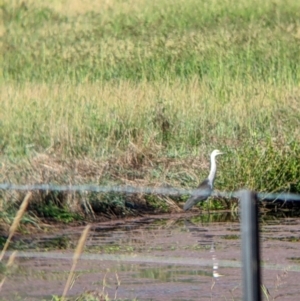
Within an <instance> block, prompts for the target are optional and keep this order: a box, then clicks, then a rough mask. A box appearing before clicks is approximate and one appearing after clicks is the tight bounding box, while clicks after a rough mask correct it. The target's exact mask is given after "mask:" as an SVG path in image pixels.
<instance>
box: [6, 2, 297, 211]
mask: <svg viewBox="0 0 300 301" xmlns="http://www.w3.org/2000/svg"><path fill="white" fill-rule="evenodd" d="M2 15H3V30H2V31H1V32H2V48H1V49H2V50H1V51H2V53H1V54H2V57H3V61H2V77H1V81H0V99H1V110H0V123H1V126H0V137H1V139H0V151H1V162H2V163H1V166H0V168H1V173H0V181H1V182H6V181H8V180H9V181H12V182H15V183H36V182H52V183H53V182H54V183H59V184H61V183H68V184H69V183H99V184H109V185H114V184H120V183H122V184H124V183H126V184H130V185H154V186H155V185H161V184H166V185H171V186H181V187H195V186H196V185H197V183H198V181H199V178H202V177H205V176H206V175H207V169H208V167H209V166H208V154H209V153H210V152H211V150H212V149H215V148H219V149H222V150H224V151H226V152H227V155H226V156H224V157H223V158H222V159H220V160H219V166H220V167H219V172H218V178H217V182H216V187H217V188H218V189H220V190H235V189H239V188H240V187H248V188H251V189H255V190H261V191H282V190H285V191H292V192H299V191H300V184H299V180H298V179H299V177H300V166H299V164H300V163H299V162H300V160H299V150H300V149H299V148H300V146H299V137H300V136H299V120H300V118H299V117H300V109H299V100H300V99H299V95H300V94H299V93H300V89H299V80H300V71H299V68H298V66H299V63H300V56H299V55H298V52H299V46H300V25H299V21H298V20H299V17H300V2H299V1H297V0H288V1H283V0H277V1H259V0H255V1H246V0H239V1H234V0H226V1H218V0H215V1H209V2H207V1H195V0H188V1H182V0H176V1H173V2H172V5H170V2H169V1H165V0H163V1H157V0H154V1H151V2H149V1H145V0H140V1H126V2H119V1H114V0H112V1H99V2H98V1H96V2H95V1H92V0H89V1H85V2H84V5H83V4H82V2H81V1H65V2H61V1H58V0H56V1H51V2H50V3H48V2H47V3H45V2H44V1H27V2H26V3H25V2H19V1H16V2H13V3H11V2H9V1H4V2H3V5H2ZM14 197H15V198H16V199H18V196H17V195H14ZM39 197H41V195H39V196H36V198H39ZM8 198H12V196H11V195H8V194H7V193H4V192H3V193H2V199H3V200H4V201H6V200H7V199H8ZM52 199H55V200H56V201H57V199H59V202H60V205H59V206H62V207H63V206H64V205H65V204H67V207H68V208H70V209H71V210H72V211H76V210H78V208H79V207H80V205H79V204H80V202H73V201H74V200H78V199H83V197H82V196H80V195H75V194H73V195H70V194H69V195H63V196H62V197H59V198H58V197H52ZM61 199H63V202H61ZM55 200H54V201H55ZM182 200H184V199H181V201H182ZM56 201H55V202H56ZM125 201H128V200H125V199H124V202H125ZM142 201H143V203H144V204H145V205H147V200H145V199H144V198H143V200H142ZM152 201H153V200H152ZM163 201H167V200H166V199H165V200H163ZM176 201H180V200H176ZM59 202H58V203H59ZM118 202H119V203H122V202H123V201H122V197H120V198H119V201H118ZM124 202H123V203H124ZM4 203H5V202H4ZM56 203H57V202H56ZM152 203H153V202H152ZM162 208H163V210H165V207H164V206H162ZM93 209H94V208H93ZM89 210H90V209H89Z"/></svg>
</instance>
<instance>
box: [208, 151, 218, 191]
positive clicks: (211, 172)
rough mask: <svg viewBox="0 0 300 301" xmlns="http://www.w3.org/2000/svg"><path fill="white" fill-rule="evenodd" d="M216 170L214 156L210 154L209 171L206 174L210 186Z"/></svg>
mask: <svg viewBox="0 0 300 301" xmlns="http://www.w3.org/2000/svg"><path fill="white" fill-rule="evenodd" d="M216 171H217V165H216V160H215V156H211V157H210V172H209V175H208V180H209V183H210V185H211V186H213V184H214V180H215V176H216Z"/></svg>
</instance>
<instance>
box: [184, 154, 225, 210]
mask: <svg viewBox="0 0 300 301" xmlns="http://www.w3.org/2000/svg"><path fill="white" fill-rule="evenodd" d="M222 154H223V153H222V152H220V151H219V150H217V149H215V150H214V151H213V152H212V153H211V154H210V172H209V175H208V177H207V178H206V179H205V180H204V181H203V182H201V183H200V184H199V186H198V187H197V188H196V190H195V191H194V192H193V193H192V195H191V197H190V198H189V199H188V200H187V201H186V203H185V204H184V206H183V209H184V210H189V209H190V208H192V207H193V206H194V205H196V204H197V203H198V202H201V201H205V200H206V199H207V198H208V197H209V196H210V195H211V193H212V191H213V186H214V181H215V177H216V172H217V164H216V156H218V155H222Z"/></svg>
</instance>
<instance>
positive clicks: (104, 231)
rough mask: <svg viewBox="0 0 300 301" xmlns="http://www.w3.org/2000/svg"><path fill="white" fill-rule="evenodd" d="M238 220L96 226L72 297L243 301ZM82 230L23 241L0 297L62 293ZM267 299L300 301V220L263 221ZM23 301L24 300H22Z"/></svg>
mask: <svg viewBox="0 0 300 301" xmlns="http://www.w3.org/2000/svg"><path fill="white" fill-rule="evenodd" d="M239 227H240V224H239V220H238V217H236V216H231V215H230V214H218V215H204V214H202V215H197V216H189V215H177V216H159V217H155V218H153V217H144V218H139V219H132V220H125V221H124V220H123V221H114V222H109V223H101V224H93V226H92V228H91V231H90V234H89V237H88V239H87V242H86V248H85V252H84V254H83V255H82V257H81V260H80V261H79V263H78V265H77V268H76V273H75V279H74V282H73V285H72V288H71V290H70V291H69V296H78V295H80V294H82V293H83V292H86V291H90V292H96V291H99V292H104V293H105V294H107V295H108V296H109V297H110V298H111V299H114V298H115V296H117V298H119V299H123V300H124V299H127V300H133V299H135V298H136V299H137V300H190V301H192V300H241V299H242V287H241V263H240V258H241V251H240V228H239ZM82 230H83V227H79V228H76V229H74V228H66V229H64V230H63V231H61V230H60V231H59V233H52V234H51V235H43V236H37V237H35V238H34V239H33V238H23V239H20V241H18V242H15V246H16V247H17V246H18V247H19V248H20V249H21V250H20V251H19V252H18V257H17V258H16V260H15V265H14V266H13V268H12V269H11V271H10V274H9V275H8V278H7V279H6V282H5V283H4V285H3V287H2V291H1V295H0V300H42V299H44V300H51V298H52V296H53V295H61V294H62V291H63V288H64V285H65V283H66V279H67V277H68V272H69V271H70V268H71V265H72V255H73V254H72V252H73V250H74V248H75V247H76V243H77V241H78V238H79V236H80V234H81V232H82ZM261 241H262V260H263V264H264V267H263V285H264V287H265V298H264V299H265V300H275V299H276V300H299V294H300V286H299V279H300V218H296V217H289V218H275V217H272V218H266V217H262V218H261ZM18 298H19V299H18Z"/></svg>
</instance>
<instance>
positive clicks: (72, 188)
mask: <svg viewBox="0 0 300 301" xmlns="http://www.w3.org/2000/svg"><path fill="white" fill-rule="evenodd" d="M0 190H15V191H60V192H98V193H112V192H114V193H126V194H159V195H166V196H185V195H189V194H192V193H195V192H197V193H198V194H199V196H200V195H202V194H203V195H205V194H206V193H207V192H206V191H203V190H202V191H200V190H199V191H198V190H197V189H182V188H174V187H144V186H139V187H137V186H128V185H114V186H108V185H106V186H105V185H94V184H85V185H56V184H30V185H19V184H11V183H0ZM212 196H213V197H220V198H226V199H231V198H240V190H239V191H231V192H228V191H214V192H213V193H212ZM257 197H258V199H259V200H262V201H276V200H281V201H300V194H297V193H289V192H280V193H273V192H257Z"/></svg>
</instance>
